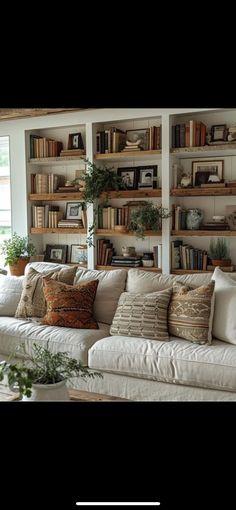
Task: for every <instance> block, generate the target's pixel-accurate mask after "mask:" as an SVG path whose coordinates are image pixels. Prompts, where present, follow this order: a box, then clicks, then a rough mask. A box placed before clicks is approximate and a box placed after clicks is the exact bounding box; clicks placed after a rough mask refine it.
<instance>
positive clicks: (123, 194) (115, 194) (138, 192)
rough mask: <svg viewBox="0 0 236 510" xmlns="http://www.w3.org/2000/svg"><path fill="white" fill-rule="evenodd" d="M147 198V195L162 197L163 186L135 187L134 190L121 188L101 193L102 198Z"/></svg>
mask: <svg viewBox="0 0 236 510" xmlns="http://www.w3.org/2000/svg"><path fill="white" fill-rule="evenodd" d="M107 197H108V198H109V199H110V198H146V197H161V188H158V189H134V190H119V191H105V192H104V193H101V195H100V198H107Z"/></svg>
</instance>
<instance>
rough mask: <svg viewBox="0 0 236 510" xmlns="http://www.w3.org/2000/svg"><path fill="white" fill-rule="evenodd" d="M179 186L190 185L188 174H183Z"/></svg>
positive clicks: (186, 186) (185, 186)
mask: <svg viewBox="0 0 236 510" xmlns="http://www.w3.org/2000/svg"><path fill="white" fill-rule="evenodd" d="M180 186H181V188H189V187H190V186H191V177H190V175H187V174H183V175H182V178H181V181H180Z"/></svg>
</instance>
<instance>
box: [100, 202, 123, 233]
mask: <svg viewBox="0 0 236 510" xmlns="http://www.w3.org/2000/svg"><path fill="white" fill-rule="evenodd" d="M128 224H129V207H128V205H124V206H123V207H110V206H107V207H102V206H99V207H98V228H105V229H114V228H115V226H116V225H124V226H125V227H128Z"/></svg>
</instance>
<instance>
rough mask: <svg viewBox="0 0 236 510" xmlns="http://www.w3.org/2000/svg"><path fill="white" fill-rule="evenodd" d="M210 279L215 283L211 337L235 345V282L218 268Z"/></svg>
mask: <svg viewBox="0 0 236 510" xmlns="http://www.w3.org/2000/svg"><path fill="white" fill-rule="evenodd" d="M212 279H213V280H214V281H215V313H214V319H213V335H214V337H216V338H219V339H220V340H224V341H225V342H228V343H230V344H236V281H234V280H232V278H231V276H229V275H228V274H225V273H223V271H221V270H220V268H219V267H217V268H216V269H215V271H214V273H213V275H212Z"/></svg>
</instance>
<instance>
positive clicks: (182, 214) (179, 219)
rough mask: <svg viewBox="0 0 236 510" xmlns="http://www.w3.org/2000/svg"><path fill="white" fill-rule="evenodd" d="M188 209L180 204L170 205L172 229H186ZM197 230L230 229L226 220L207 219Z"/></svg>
mask: <svg viewBox="0 0 236 510" xmlns="http://www.w3.org/2000/svg"><path fill="white" fill-rule="evenodd" d="M188 210H189V209H184V208H183V207H181V206H180V205H175V204H173V205H172V229H173V230H177V231H178V230H188V229H187V214H188ZM199 230H230V226H229V224H228V223H227V221H208V222H204V223H202V224H201V225H200V226H199Z"/></svg>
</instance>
